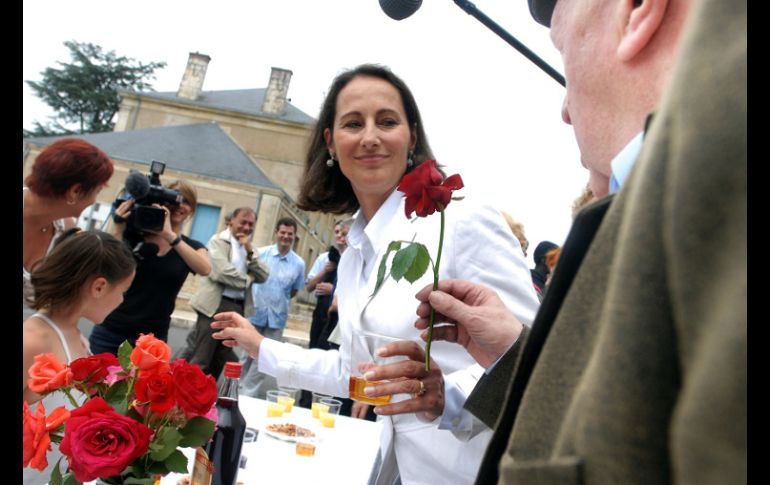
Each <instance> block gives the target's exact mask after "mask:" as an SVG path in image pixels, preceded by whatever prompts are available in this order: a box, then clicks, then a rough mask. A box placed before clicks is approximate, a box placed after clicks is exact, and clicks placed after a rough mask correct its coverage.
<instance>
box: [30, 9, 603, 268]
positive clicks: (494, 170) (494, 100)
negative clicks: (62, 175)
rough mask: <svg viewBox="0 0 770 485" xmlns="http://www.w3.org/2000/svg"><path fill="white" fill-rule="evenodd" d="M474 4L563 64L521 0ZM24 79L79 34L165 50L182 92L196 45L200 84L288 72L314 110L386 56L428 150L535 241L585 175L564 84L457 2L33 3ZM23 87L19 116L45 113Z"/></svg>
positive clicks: (565, 224) (560, 216) (239, 82)
mask: <svg viewBox="0 0 770 485" xmlns="http://www.w3.org/2000/svg"><path fill="white" fill-rule="evenodd" d="M474 3H475V5H476V6H477V7H478V9H479V10H481V11H482V12H484V13H485V14H486V15H487V16H489V17H490V18H492V19H493V20H494V21H496V22H497V23H498V24H500V25H501V26H502V27H503V28H504V29H505V30H507V31H508V32H509V33H511V34H512V35H513V36H514V37H516V38H517V39H518V40H519V41H521V42H523V43H524V44H526V45H527V46H528V47H529V48H530V49H531V50H533V51H534V52H535V53H537V54H538V55H539V56H540V57H542V58H543V59H545V60H546V62H548V63H549V64H550V65H551V66H553V67H554V68H556V70H558V71H559V72H563V68H562V64H561V59H560V57H559V54H558V52H557V51H556V49H555V48H554V47H553V46H552V45H551V42H550V39H549V37H548V30H547V29H546V28H545V27H542V26H540V25H539V24H536V23H535V22H534V20H532V18H531V17H530V15H529V12H528V10H527V2H526V0H504V1H503V0H476V1H475V2H474ZM23 8H24V20H23V24H24V34H23V35H24V44H23V50H24V55H23V80H40V72H41V71H42V70H43V69H45V68H46V67H49V66H55V65H56V62H57V61H65V62H69V61H70V59H69V55H68V50H67V49H66V47H64V45H63V42H64V41H66V40H76V41H78V42H91V43H94V44H98V45H100V46H101V47H102V48H104V49H105V50H114V51H116V53H117V54H118V55H124V56H128V57H132V58H135V59H137V60H140V61H142V62H145V63H146V62H151V61H165V62H166V63H167V66H166V67H165V68H164V69H162V70H160V71H158V72H157V77H156V79H155V81H154V82H153V87H154V88H155V90H157V91H176V90H177V88H178V87H179V81H180V80H181V78H182V74H183V72H184V68H185V65H186V63H187V57H188V54H189V53H190V52H196V51H197V52H200V53H202V54H207V55H209V56H210V57H211V62H210V63H209V67H208V72H207V74H206V80H205V83H204V87H203V89H204V90H216V89H250V88H264V87H266V86H267V83H268V80H269V76H270V69H271V67H280V68H284V69H289V70H291V71H292V72H293V76H292V79H291V84H290V87H289V97H290V98H291V103H292V104H293V105H295V106H296V107H298V108H299V109H301V110H303V111H304V112H306V113H307V114H309V115H310V116H313V117H316V116H317V114H318V111H319V108H320V105H321V102H322V100H323V96H324V94H325V92H326V90H327V89H328V87H329V84H330V82H331V80H332V78H333V77H334V76H335V75H336V74H337V73H338V72H339V71H340V70H342V69H344V68H350V67H354V66H356V65H358V64H361V63H364V62H374V63H379V64H384V65H387V66H389V67H390V68H391V69H392V70H393V71H394V72H395V73H396V74H397V75H399V76H400V77H401V78H403V79H404V81H406V83H407V84H408V85H409V86H410V88H411V89H412V91H413V93H414V95H415V97H416V99H417V103H418V105H419V106H420V110H421V113H422V115H423V122H424V124H425V129H426V131H427V134H428V138H429V140H430V143H431V146H432V148H433V151H434V154H435V155H436V158H437V160H438V161H439V162H440V163H443V164H444V165H446V166H447V172H448V173H449V174H452V173H460V174H461V175H462V177H463V180H464V181H465V185H466V189H463V191H464V192H466V193H468V192H480V193H482V194H483V195H484V197H486V198H487V199H488V200H489V202H490V203H492V204H494V205H495V206H497V207H499V208H500V209H503V210H505V211H507V212H508V213H510V214H511V215H512V216H513V218H514V219H516V220H519V221H520V222H522V223H523V224H524V228H525V232H526V235H527V238H528V239H529V241H530V251H529V258H528V259H529V261H530V263H531V259H532V252H533V251H534V247H535V245H536V244H537V243H538V242H539V241H542V240H545V239H548V240H551V241H553V242H555V243H557V244H562V243H563V242H564V239H565V238H566V236H567V232H568V230H569V226H570V223H571V205H572V202H573V200H574V199H575V198H576V197H577V196H578V195H579V194H580V192H581V190H582V187H583V186H584V185H585V182H586V181H587V178H588V173H587V172H586V171H585V169H583V167H582V166H581V164H580V157H579V153H578V149H577V144H576V143H575V141H574V137H573V134H572V129H571V127H570V126H568V125H565V124H564V123H563V122H562V120H561V115H560V109H561V103H562V99H563V95H564V88H563V87H562V86H560V85H559V84H558V83H556V82H555V81H554V80H553V79H551V78H550V77H549V76H548V75H547V74H545V73H544V72H542V71H541V70H540V69H539V68H537V67H536V66H535V65H534V64H532V63H531V62H530V61H529V60H527V59H526V58H525V57H524V56H522V55H521V54H519V53H518V52H517V51H516V50H515V49H513V48H512V47H511V46H509V45H508V44H507V43H505V42H504V41H503V40H502V39H500V38H499V37H498V36H497V35H495V34H494V33H493V32H492V31H490V30H489V29H488V28H487V27H485V26H484V25H483V24H481V23H480V22H478V21H477V20H476V19H474V18H473V17H471V16H469V15H467V14H466V13H465V12H464V11H463V10H462V9H460V8H459V7H458V6H457V5H455V3H454V2H453V1H452V0H424V1H423V5H422V7H421V8H420V9H419V10H418V11H417V12H416V13H415V14H414V15H412V16H411V17H409V18H407V19H405V20H402V21H400V22H399V21H395V20H392V19H390V18H389V17H387V16H386V15H385V14H384V13H383V12H382V10H381V9H380V6H379V3H378V0H326V1H324V0H270V1H268V0H232V1H228V0H220V1H210V0H209V1H201V0H185V1H177V0H162V1H157V0H155V1H147V0H133V1H131V2H115V1H112V0H69V1H66V2H62V1H61V0H56V1H54V0H25V1H24V2H23ZM22 84H23V86H22V87H23V92H24V104H23V106H24V108H23V124H24V127H25V128H31V127H32V121H33V120H40V121H47V116H49V115H51V114H52V113H51V111H50V110H49V109H48V108H47V106H46V105H45V104H43V103H42V102H40V101H39V100H38V99H37V98H36V97H34V95H32V93H31V91H30V90H29V89H28V87H27V86H26V84H24V83H22Z"/></svg>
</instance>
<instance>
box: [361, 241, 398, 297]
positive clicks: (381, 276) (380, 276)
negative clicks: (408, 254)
mask: <svg viewBox="0 0 770 485" xmlns="http://www.w3.org/2000/svg"><path fill="white" fill-rule="evenodd" d="M399 249H401V242H400V241H391V243H390V244H388V250H387V252H385V256H383V257H382V260H381V261H380V268H379V269H378V270H377V282H376V283H375V285H374V293H372V296H370V297H369V298H374V295H376V294H377V292H378V291H380V287H381V286H382V283H383V281H384V280H385V271H386V269H387V263H388V256H390V253H391V252H393V251H398V250H399Z"/></svg>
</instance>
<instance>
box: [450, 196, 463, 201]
mask: <svg viewBox="0 0 770 485" xmlns="http://www.w3.org/2000/svg"><path fill="white" fill-rule="evenodd" d="M464 198H465V196H464V195H458V196H457V197H452V200H463V199H464Z"/></svg>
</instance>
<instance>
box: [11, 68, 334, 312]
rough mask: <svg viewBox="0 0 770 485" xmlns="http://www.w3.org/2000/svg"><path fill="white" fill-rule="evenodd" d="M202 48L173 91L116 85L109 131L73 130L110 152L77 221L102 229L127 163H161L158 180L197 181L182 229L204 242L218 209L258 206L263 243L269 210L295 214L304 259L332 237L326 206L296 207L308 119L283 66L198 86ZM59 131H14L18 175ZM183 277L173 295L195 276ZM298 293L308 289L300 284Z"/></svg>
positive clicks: (131, 166) (257, 235)
mask: <svg viewBox="0 0 770 485" xmlns="http://www.w3.org/2000/svg"><path fill="white" fill-rule="evenodd" d="M209 61H210V58H209V56H206V55H203V54H199V53H191V54H190V55H189V59H188V64H187V68H186V69H185V73H184V75H183V77H182V81H181V83H180V85H179V89H178V90H177V91H176V92H133V91H119V93H120V95H121V98H122V102H121V107H120V110H119V113H118V117H117V121H116V126H115V130H114V131H113V132H111V133H99V134H88V135H78V136H79V137H80V138H83V139H85V140H87V141H89V142H90V143H93V144H94V145H96V146H98V147H99V148H101V149H102V150H104V151H105V152H106V153H107V154H108V155H109V156H110V157H111V158H112V159H113V161H114V162H115V173H114V175H113V177H112V179H111V180H110V182H109V187H108V188H107V189H105V190H104V191H102V193H101V194H100V196H99V199H98V200H97V203H96V204H94V206H93V207H92V208H91V209H87V210H86V211H84V214H83V215H81V221H80V223H81V225H83V226H84V227H88V226H90V227H98V228H103V229H106V230H109V228H110V225H109V224H110V222H109V220H108V219H109V210H110V205H111V203H112V202H113V200H115V198H116V196H117V195H118V192H119V191H120V190H121V189H122V188H123V182H124V180H125V178H126V175H127V174H128V172H129V170H137V171H139V172H142V173H148V172H149V167H150V163H151V162H152V161H153V160H157V161H162V162H164V163H165V164H166V169H165V172H164V174H163V175H162V176H161V181H162V183H164V184H168V183H170V182H172V181H173V180H175V179H177V178H184V179H186V180H188V181H190V182H192V183H193V184H194V185H195V187H196V188H197V190H198V197H199V200H198V210H197V211H196V213H195V215H194V218H193V220H192V222H191V223H188V224H187V227H186V228H185V229H184V232H185V234H187V235H189V236H191V237H193V238H195V239H198V240H201V241H203V242H207V241H208V239H209V237H210V236H211V235H212V234H214V233H215V232H218V231H220V230H222V229H223V228H224V216H225V215H226V214H228V213H230V212H231V211H232V210H233V209H234V208H236V207H240V206H248V207H253V208H254V209H255V210H256V211H257V214H258V220H257V226H256V228H255V231H254V236H253V237H254V244H255V246H263V245H268V244H272V242H273V230H274V226H275V223H276V221H277V220H278V219H280V218H281V217H284V216H289V217H292V218H294V219H295V220H297V222H298V225H299V227H298V240H297V242H296V243H295V251H296V252H297V253H298V254H299V255H300V256H301V257H302V258H303V259H304V260H305V262H306V267H307V269H309V268H310V266H311V265H312V263H313V261H314V260H315V258H316V256H317V255H318V254H319V253H321V252H324V251H325V250H326V249H327V248H328V246H329V244H331V242H332V239H333V224H334V222H333V221H334V216H331V215H325V214H320V213H310V212H305V211H301V210H299V209H298V208H297V207H296V205H295V201H296V197H297V195H298V192H299V185H300V181H301V174H302V170H303V165H304V163H303V159H304V156H305V151H306V150H307V144H308V141H309V138H310V134H311V130H312V127H313V124H314V123H315V120H314V119H313V118H312V117H311V116H309V115H307V114H306V113H304V112H302V111H301V110H299V109H298V108H296V107H295V106H293V105H292V104H291V102H290V100H289V99H288V97H287V95H288V90H289V83H290V81H291V75H292V72H291V71H289V70H286V69H280V68H273V69H272V72H271V74H270V78H269V81H268V86H267V88H260V89H240V90H221V91H204V90H203V83H204V79H205V74H206V70H207V69H208V63H209ZM58 138H60V137H45V138H30V139H25V140H24V157H23V166H24V168H23V176H24V177H26V175H27V174H28V172H29V167H31V165H32V162H33V161H34V159H35V157H36V156H37V154H39V153H40V151H41V150H42V149H43V148H44V147H45V146H46V145H48V144H49V143H52V142H53V141H55V140H56V139H58ZM191 280H193V278H191V279H190V280H188V282H187V283H186V284H185V288H183V291H182V295H181V296H182V297H189V295H190V294H191V293H192V291H194V289H195V286H196V285H195V281H191ZM298 299H299V300H300V301H307V300H308V299H309V296H308V295H304V294H302V293H301V294H300V295H299V298H298Z"/></svg>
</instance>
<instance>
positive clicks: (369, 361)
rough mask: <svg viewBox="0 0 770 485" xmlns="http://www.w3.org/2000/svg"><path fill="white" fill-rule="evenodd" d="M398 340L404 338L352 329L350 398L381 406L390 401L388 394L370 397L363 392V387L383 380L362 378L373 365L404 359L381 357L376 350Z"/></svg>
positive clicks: (396, 356) (399, 356) (400, 357)
mask: <svg viewBox="0 0 770 485" xmlns="http://www.w3.org/2000/svg"><path fill="white" fill-rule="evenodd" d="M398 340H404V339H398V338H395V337H388V336H386V335H379V334H376V333H372V332H365V331H362V330H357V329H356V330H353V341H352V344H351V346H350V383H349V391H350V399H352V400H354V401H360V402H364V403H366V404H372V405H374V406H381V405H383V404H388V403H389V402H390V399H391V396H390V395H388V396H377V397H370V396H367V395H366V394H364V388H366V387H368V386H374V385H377V384H382V383H384V382H385V381H367V380H366V379H365V378H364V374H365V373H366V371H367V370H369V369H370V368H371V367H374V366H375V365H384V364H391V363H394V362H398V361H400V360H404V359H406V357H404V356H403V355H395V356H392V357H381V356H380V355H378V354H377V350H378V349H379V348H380V347H382V346H383V345H385V344H389V343H391V342H395V341H398Z"/></svg>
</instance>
